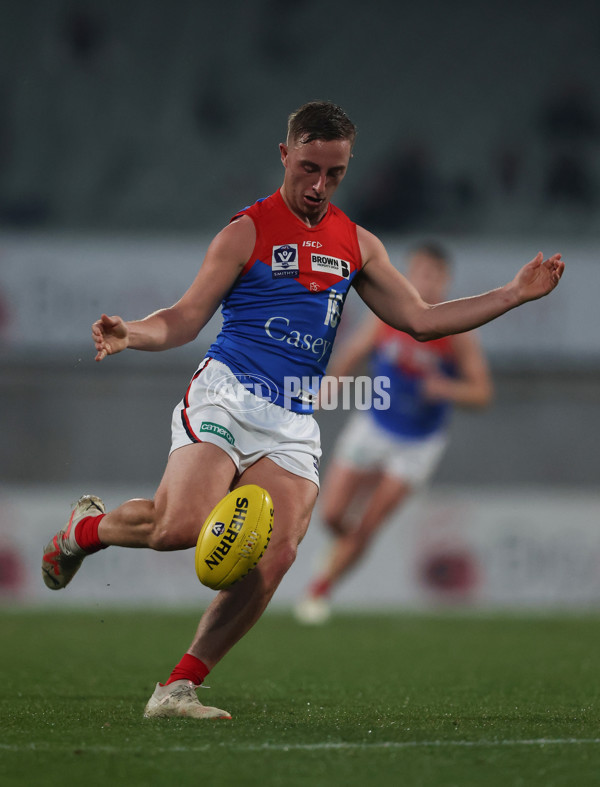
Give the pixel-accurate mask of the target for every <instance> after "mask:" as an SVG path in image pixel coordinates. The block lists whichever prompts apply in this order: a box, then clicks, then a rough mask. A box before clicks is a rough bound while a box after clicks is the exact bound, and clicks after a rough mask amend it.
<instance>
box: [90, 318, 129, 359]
mask: <svg viewBox="0 0 600 787" xmlns="http://www.w3.org/2000/svg"><path fill="white" fill-rule="evenodd" d="M92 339H93V340H94V344H95V345H96V359H95V360H96V361H101V360H102V359H103V358H106V356H107V355H114V354H115V353H120V352H121V350H124V349H125V348H126V347H127V345H128V344H129V329H128V328H127V325H125V322H124V321H123V320H122V319H121V318H120V317H108V316H107V315H106V314H103V315H102V317H100V319H99V320H96V322H95V323H94V324H93V325H92Z"/></svg>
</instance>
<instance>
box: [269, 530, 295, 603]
mask: <svg viewBox="0 0 600 787" xmlns="http://www.w3.org/2000/svg"><path fill="white" fill-rule="evenodd" d="M297 551H298V545H297V544H294V543H287V542H284V543H282V544H281V543H280V544H278V545H277V547H276V548H275V549H273V550H272V551H271V552H270V553H269V551H268V550H267V555H268V556H269V559H268V560H264V557H263V560H264V564H263V566H262V569H263V570H262V571H261V574H262V579H263V585H264V587H265V589H266V590H268V591H269V590H271V591H274V590H275V589H276V588H277V586H278V585H279V583H280V582H281V580H282V579H283V577H284V576H285V574H286V573H287V571H288V570H289V569H290V567H291V566H292V564H293V562H294V560H295V559H296V553H297Z"/></svg>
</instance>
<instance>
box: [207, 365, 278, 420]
mask: <svg viewBox="0 0 600 787" xmlns="http://www.w3.org/2000/svg"><path fill="white" fill-rule="evenodd" d="M206 398H207V400H208V401H209V402H210V403H211V404H216V405H218V406H220V407H226V408H227V409H228V410H235V411H236V412H238V413H249V412H252V411H255V410H264V408H265V407H267V406H268V405H269V404H270V403H271V402H275V401H276V400H277V399H278V398H279V388H278V387H277V386H276V385H275V383H274V382H273V380H270V379H269V378H268V377H265V376H264V375H260V374H246V373H240V374H236V375H233V374H222V375H220V376H219V377H217V378H216V379H214V380H212V381H211V382H210V384H209V385H208V387H207V389H206Z"/></svg>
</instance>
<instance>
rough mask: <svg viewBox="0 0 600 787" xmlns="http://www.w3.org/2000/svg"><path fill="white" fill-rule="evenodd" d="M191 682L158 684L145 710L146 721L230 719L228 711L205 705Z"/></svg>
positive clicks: (177, 681) (180, 681)
mask: <svg viewBox="0 0 600 787" xmlns="http://www.w3.org/2000/svg"><path fill="white" fill-rule="evenodd" d="M197 688H198V687H197V686H195V685H194V684H193V683H192V681H191V680H175V681H173V683H169V684H167V685H166V686H161V685H160V683H157V684H156V688H155V689H154V694H153V695H152V696H151V697H150V699H149V700H148V704H147V705H146V708H145V710H144V718H146V719H161V718H162V719H165V718H173V717H177V716H179V717H183V718H189V719H230V718H231V715H230V714H229V713H227V711H226V710H220V708H211V707H209V706H208V705H203V704H202V703H201V702H200V700H199V699H198V696H197V694H196V689H197Z"/></svg>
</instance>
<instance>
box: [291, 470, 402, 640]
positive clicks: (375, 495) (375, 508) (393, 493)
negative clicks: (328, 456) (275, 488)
mask: <svg viewBox="0 0 600 787" xmlns="http://www.w3.org/2000/svg"><path fill="white" fill-rule="evenodd" d="M356 473H357V471H354V473H353V475H356ZM342 474H343V473H342ZM348 476H350V474H348ZM362 478H363V480H364V479H365V478H366V476H365V475H364V474H363V476H362ZM355 480H356V481H359V480H360V476H359V477H357V478H356V479H355ZM370 483H371V489H370V492H369V495H368V497H367V500H366V504H365V506H364V508H363V510H362V513H361V514H360V517H359V519H358V521H357V522H355V523H354V525H353V526H351V525H350V523H349V522H348V518H349V512H347V513H346V515H345V519H346V521H345V522H344V519H340V520H338V521H342V522H344V526H343V528H342V529H341V533H340V534H339V535H337V536H336V537H335V538H334V541H333V544H332V546H331V550H330V553H329V555H328V558H327V563H326V565H325V567H324V568H323V569H322V570H321V571H319V573H318V575H317V576H316V578H315V579H314V580H313V581H312V582H311V584H310V587H309V589H308V593H307V595H306V597H305V598H303V599H302V600H301V601H300V602H299V604H298V605H297V607H296V610H295V612H296V617H297V618H298V620H299V621H300V622H301V623H307V624H313V625H314V624H322V623H325V622H326V621H327V620H328V619H329V617H330V615H331V608H330V603H329V597H330V594H331V592H332V590H333V588H334V587H335V585H336V584H337V583H338V582H339V581H340V579H341V578H342V577H343V576H344V574H346V573H347V572H348V571H349V570H350V569H351V568H352V567H353V566H354V565H356V563H358V561H359V560H360V559H361V558H362V557H363V556H364V555H365V554H366V552H367V550H368V548H369V546H370V545H371V543H372V541H373V539H374V537H375V535H376V534H377V533H378V532H379V530H380V529H381V527H382V526H383V524H384V523H385V521H386V519H387V517H388V516H389V515H390V514H391V513H392V511H394V510H395V509H396V508H397V507H398V506H399V505H401V504H402V503H403V502H404V501H405V500H406V499H407V498H408V497H409V496H410V494H411V492H412V488H411V487H410V485H409V484H407V483H406V482H405V481H402V480H401V479H398V478H393V477H391V476H387V475H384V474H379V475H378V477H377V478H374V477H373V476H372V475H371V476H370ZM340 488H341V486H340V485H338V486H337V487H330V490H331V491H332V492H334V493H335V492H336V491H338V490H339V489H340ZM332 498H333V499H332V500H330V501H329V505H326V506H325V508H324V509H323V515H324V519H325V521H326V522H327V524H330V520H329V519H327V518H326V517H328V516H336V515H337V512H336V505H337V506H339V507H342V506H343V505H346V503H345V502H342V501H338V500H337V499H336V495H335V494H333V495H332ZM344 500H345V501H348V500H350V501H352V500H353V498H352V497H351V496H348V497H346V498H344ZM332 529H333V528H332Z"/></svg>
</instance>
